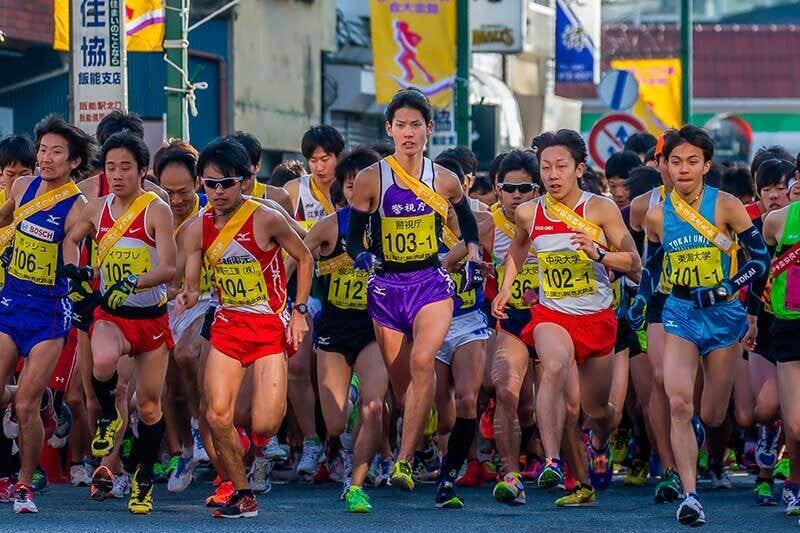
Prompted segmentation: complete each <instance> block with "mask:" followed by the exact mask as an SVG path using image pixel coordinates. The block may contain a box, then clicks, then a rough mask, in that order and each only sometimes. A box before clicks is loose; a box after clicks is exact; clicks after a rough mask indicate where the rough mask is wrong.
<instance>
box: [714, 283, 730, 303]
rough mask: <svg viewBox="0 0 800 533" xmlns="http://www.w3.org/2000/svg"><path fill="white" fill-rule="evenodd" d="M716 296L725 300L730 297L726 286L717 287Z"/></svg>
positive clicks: (715, 289)
mask: <svg viewBox="0 0 800 533" xmlns="http://www.w3.org/2000/svg"><path fill="white" fill-rule="evenodd" d="M714 296H716V297H717V298H720V299H722V300H724V299H725V298H727V297H728V296H730V294H728V289H727V288H726V287H725V286H724V285H718V286H717V287H715V288H714Z"/></svg>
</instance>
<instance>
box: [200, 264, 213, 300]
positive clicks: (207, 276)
mask: <svg viewBox="0 0 800 533" xmlns="http://www.w3.org/2000/svg"><path fill="white" fill-rule="evenodd" d="M213 286H214V278H213V276H212V273H211V271H210V270H209V269H208V268H207V267H206V266H205V265H203V268H202V269H201V270H200V294H208V293H210V292H211V288H212V287H213Z"/></svg>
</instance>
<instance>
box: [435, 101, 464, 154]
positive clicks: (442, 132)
mask: <svg viewBox="0 0 800 533" xmlns="http://www.w3.org/2000/svg"><path fill="white" fill-rule="evenodd" d="M456 143H457V141H456V121H455V113H453V109H452V108H450V109H434V110H433V133H431V136H430V139H428V154H429V156H430V158H431V159H436V157H437V156H438V155H439V154H441V153H442V152H444V151H445V150H447V149H449V148H455V147H456Z"/></svg>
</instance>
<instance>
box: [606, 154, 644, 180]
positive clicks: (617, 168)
mask: <svg viewBox="0 0 800 533" xmlns="http://www.w3.org/2000/svg"><path fill="white" fill-rule="evenodd" d="M640 166H642V160H641V159H639V155H638V154H637V153H636V152H634V151H632V150H623V151H622V152H616V153H613V154H611V155H610V156H609V158H608V160H607V161H606V178H607V179H611V178H622V179H624V180H627V179H628V176H629V175H630V172H631V170H633V169H634V168H636V167H640Z"/></svg>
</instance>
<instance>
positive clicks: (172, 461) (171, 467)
mask: <svg viewBox="0 0 800 533" xmlns="http://www.w3.org/2000/svg"><path fill="white" fill-rule="evenodd" d="M180 460H181V455H180V454H178V455H173V456H172V457H170V458H169V463H167V469H166V470H165V471H164V473H165V474H166V475H167V477H169V476H171V475H172V473H173V472H174V471H175V469H176V468H178V462H179V461H180Z"/></svg>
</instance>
